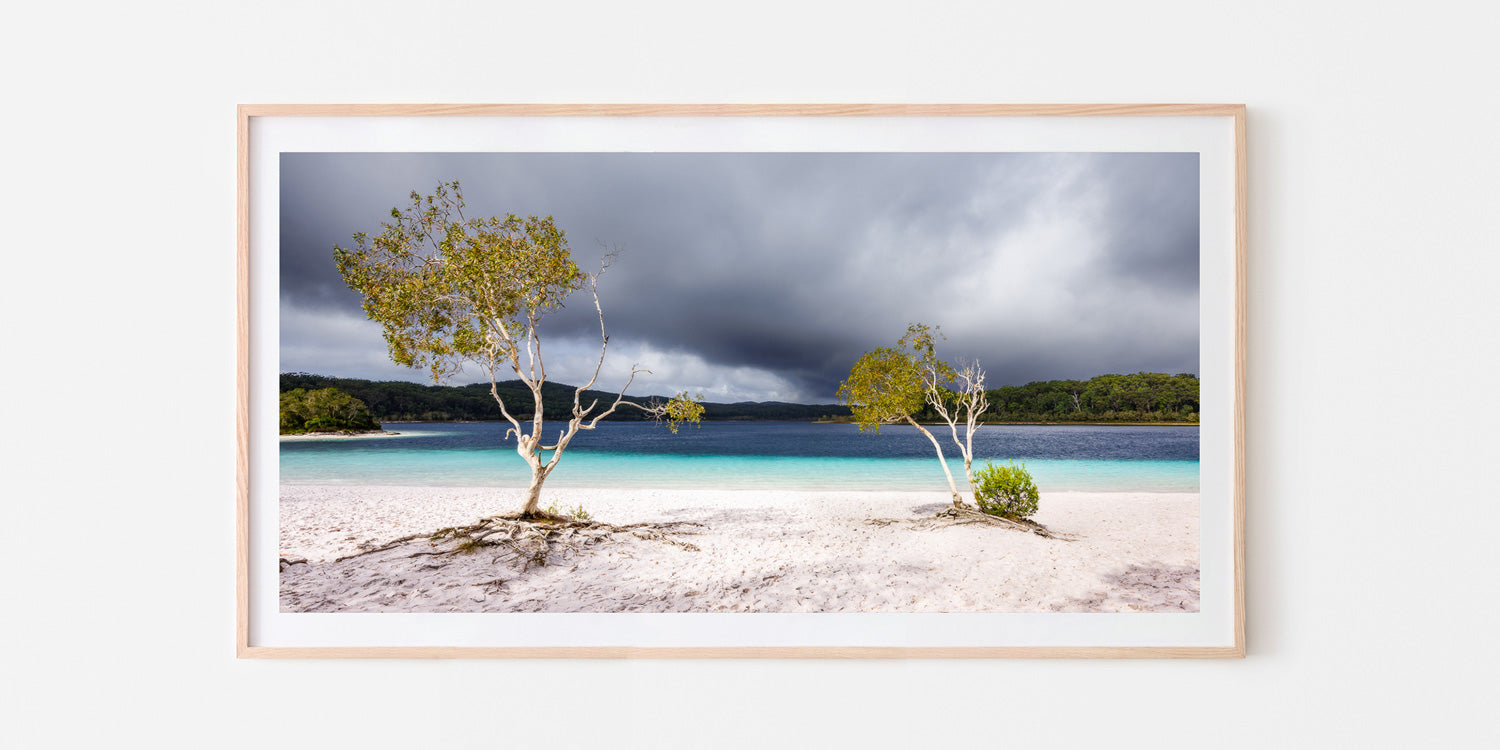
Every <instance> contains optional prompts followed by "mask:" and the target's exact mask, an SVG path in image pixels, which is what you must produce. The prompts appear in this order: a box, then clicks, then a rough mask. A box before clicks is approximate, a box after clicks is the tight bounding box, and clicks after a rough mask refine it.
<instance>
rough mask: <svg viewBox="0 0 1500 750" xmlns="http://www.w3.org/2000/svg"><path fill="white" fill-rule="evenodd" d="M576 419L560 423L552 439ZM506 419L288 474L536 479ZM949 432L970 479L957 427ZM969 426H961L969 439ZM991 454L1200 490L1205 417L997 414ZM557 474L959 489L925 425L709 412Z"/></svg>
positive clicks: (590, 447) (616, 437)
mask: <svg viewBox="0 0 1500 750" xmlns="http://www.w3.org/2000/svg"><path fill="white" fill-rule="evenodd" d="M562 426H563V425H560V424H559V425H551V424H549V425H548V427H547V431H546V433H545V440H546V441H547V442H552V441H553V440H554V439H555V438H554V436H555V435H557V433H558V431H559V430H560V429H561V427H562ZM507 427H508V425H507V424H504V423H499V422H482V423H463V424H455V423H403V424H395V423H392V424H388V425H386V428H387V429H388V430H391V431H395V432H400V433H402V435H401V436H400V437H384V438H351V439H340V440H302V441H296V440H283V441H282V442H281V461H280V463H281V481H282V482H287V483H300V484H409V485H482V486H501V487H521V486H525V484H526V482H527V480H528V478H529V470H528V469H527V467H526V464H525V462H524V461H522V460H521V458H520V457H519V456H517V455H516V453H515V448H514V443H513V442H505V441H504V440H503V436H504V434H505V430H506V428H507ZM928 429H930V430H932V431H933V433H934V434H935V435H936V436H937V437H938V438H939V440H941V441H942V442H943V449H944V455H946V456H948V457H949V463H950V465H951V466H952V468H953V471H954V476H955V478H956V479H957V480H958V482H959V484H960V487H962V485H963V465H962V463H961V461H960V460H958V459H957V458H956V456H957V450H956V449H955V446H954V445H953V444H952V440H951V437H950V436H949V433H948V432H947V428H946V427H942V430H941V431H939V430H938V429H937V428H936V427H929V428H928ZM961 436H962V431H960V437H961ZM974 455H975V463H976V465H982V464H983V460H984V459H991V460H994V461H996V462H1001V461H1005V460H1017V461H1023V462H1025V464H1026V466H1027V469H1028V470H1030V471H1031V473H1032V474H1033V476H1035V477H1036V481H1037V485H1038V486H1039V487H1040V488H1041V489H1042V491H1044V492H1046V491H1065V490H1092V491H1121V492H1124V491H1138V492H1197V491H1198V428H1196V427H1169V426H1152V427H1127V426H1119V427H1116V426H1061V425H1058V426H1053V425H1015V426H999V425H993V426H986V427H983V428H981V429H980V430H979V432H978V433H977V434H976V435H975V436H974ZM548 484H549V486H573V487H620V486H632V487H683V488H692V487H698V488H724V489H733V488H747V489H748V488H758V487H779V488H790V489H931V490H943V489H946V487H947V483H946V480H945V479H944V477H943V472H942V468H941V467H940V466H938V464H937V461H936V453H935V452H934V451H933V449H932V444H931V443H930V442H928V440H927V438H925V437H923V436H922V435H921V434H920V433H919V432H917V430H916V429H914V428H912V427H902V426H887V427H883V428H882V429H881V431H880V434H873V433H869V432H866V433H860V432H859V431H858V429H857V428H856V427H855V426H854V425H850V424H811V423H806V422H705V423H703V424H702V425H701V426H699V427H685V428H683V429H682V430H680V431H679V432H678V433H677V434H675V435H674V434H672V433H671V432H670V431H669V430H667V428H666V427H665V426H662V425H656V424H652V423H649V422H605V423H600V425H599V428H598V429H596V430H594V431H593V432H581V433H579V435H578V436H577V437H576V438H574V440H573V443H572V445H570V446H569V448H568V450H567V452H566V453H565V454H564V455H563V458H562V462H561V463H560V464H559V466H558V469H557V471H555V472H554V473H553V474H552V476H551V477H550V478H549V479H548Z"/></svg>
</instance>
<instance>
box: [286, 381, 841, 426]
mask: <svg viewBox="0 0 1500 750" xmlns="http://www.w3.org/2000/svg"><path fill="white" fill-rule="evenodd" d="M574 387H575V386H571V385H564V384H562V383H545V384H543V385H542V409H543V411H544V413H545V414H546V418H547V419H549V420H558V421H563V420H566V419H568V418H570V417H571V416H572V415H573V389H574ZM297 388H303V389H306V390H315V389H319V388H337V389H339V390H341V391H343V392H345V393H348V394H349V395H351V396H353V397H355V398H357V399H359V400H360V401H363V402H365V406H367V407H369V409H370V413H371V414H373V415H374V416H375V419H377V420H379V421H381V422H492V421H497V420H500V419H503V417H501V416H500V408H499V407H498V406H496V405H495V399H494V397H493V396H491V395H490V386H489V384H488V383H474V384H472V385H458V386H452V385H421V384H418V383H408V382H405V381H401V380H384V381H378V382H377V381H370V380H359V379H355V378H330V377H326V376H323V375H310V374H308V373H305V372H291V373H286V372H284V373H282V374H281V390H282V392H283V393H285V392H287V391H291V390H294V389H297ZM497 388H498V390H499V391H500V397H501V398H502V399H504V400H505V406H506V408H508V409H510V413H511V415H512V416H514V417H516V418H517V419H519V420H522V421H529V420H530V419H531V414H532V403H531V398H532V397H531V390H530V389H529V388H527V387H526V386H525V385H523V384H522V383H521V381H519V380H511V381H507V382H504V383H500V384H499V385H498V386H497ZM595 399H598V400H599V408H598V409H596V410H595V411H596V412H597V411H603V410H604V409H605V408H607V407H608V406H609V404H610V403H611V402H612V401H614V399H615V394H613V393H607V392H605V391H584V392H583V399H582V403H583V405H584V406H588V405H589V404H590V403H591V402H593V401H594V400H595ZM650 399H651V397H650V396H632V397H629V398H628V400H631V401H636V402H640V403H645V402H647V401H649V400H650ZM848 415H849V409H848V408H846V407H843V406H839V405H837V404H812V405H809V404H786V403H779V402H760V403H742V404H715V403H704V404H703V418H704V419H711V420H730V419H737V420H789V421H808V422H810V421H813V420H818V419H831V418H836V417H847V416H848ZM609 418H610V419H612V420H620V421H641V420H645V419H650V417H648V416H646V415H645V414H643V413H642V412H641V411H640V410H639V409H631V408H629V407H621V408H620V409H618V410H617V411H615V413H614V414H613V415H611V416H610V417H609Z"/></svg>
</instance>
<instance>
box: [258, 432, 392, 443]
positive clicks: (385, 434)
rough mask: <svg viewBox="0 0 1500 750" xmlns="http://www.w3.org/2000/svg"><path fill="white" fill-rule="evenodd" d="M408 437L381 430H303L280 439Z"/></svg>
mask: <svg viewBox="0 0 1500 750" xmlns="http://www.w3.org/2000/svg"><path fill="white" fill-rule="evenodd" d="M393 437H409V436H407V435H402V434H401V433H399V432H392V431H390V430H383V431H381V432H349V433H344V432H304V433H298V434H293V435H282V436H280V439H281V440H282V441H287V440H369V439H374V438H393Z"/></svg>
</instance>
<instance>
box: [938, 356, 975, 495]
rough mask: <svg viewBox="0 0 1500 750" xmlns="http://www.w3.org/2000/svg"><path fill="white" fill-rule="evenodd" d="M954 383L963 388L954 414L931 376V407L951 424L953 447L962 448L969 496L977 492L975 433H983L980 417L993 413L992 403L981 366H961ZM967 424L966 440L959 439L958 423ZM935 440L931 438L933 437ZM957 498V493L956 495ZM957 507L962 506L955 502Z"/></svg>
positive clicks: (959, 390) (949, 427)
mask: <svg viewBox="0 0 1500 750" xmlns="http://www.w3.org/2000/svg"><path fill="white" fill-rule="evenodd" d="M954 382H955V383H956V384H957V385H958V386H959V389H958V391H957V403H956V404H955V406H954V409H953V411H951V412H950V411H949V410H948V407H947V406H946V405H945V404H944V403H943V394H942V389H941V387H940V384H939V383H938V381H937V378H936V377H933V376H929V378H928V380H927V403H929V404H931V405H932V407H933V409H935V410H936V411H937V413H938V414H939V415H940V416H941V417H942V418H943V421H944V422H947V423H948V430H949V432H950V433H951V434H952V435H953V444H954V445H956V446H958V452H959V453H960V454H961V455H962V456H963V459H964V480H965V481H967V482H968V483H969V493H970V494H973V492H974V433H975V432H978V431H979V427H980V424H979V416H980V415H981V414H983V413H984V412H985V410H986V409H989V407H990V402H989V399H988V398H986V397H985V395H984V370H982V369H980V367H979V363H977V362H967V363H960V367H959V370H958V371H957V372H956V373H954ZM960 418H962V419H963V421H964V436H963V438H962V439H960V438H959V436H958V421H959V419H960ZM929 437H931V436H929ZM954 494H955V498H956V496H957V491H956V490H955V491H954ZM955 504H958V503H957V501H956V500H955Z"/></svg>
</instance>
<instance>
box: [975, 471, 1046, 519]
mask: <svg viewBox="0 0 1500 750" xmlns="http://www.w3.org/2000/svg"><path fill="white" fill-rule="evenodd" d="M1038 499H1039V495H1038V493H1037V489H1036V482H1034V481H1032V479H1031V473H1030V472H1028V471H1026V464H1024V463H1023V464H1020V465H1016V464H1011V463H1007V464H1005V465H1003V466H996V465H995V464H992V463H990V462H989V461H985V462H984V468H982V469H980V470H979V471H976V472H974V502H976V503H978V504H979V509H980V510H982V511H984V512H985V513H988V514H990V515H992V516H1002V517H1004V518H1030V517H1031V516H1032V514H1034V513H1036V507H1037V501H1038Z"/></svg>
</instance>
